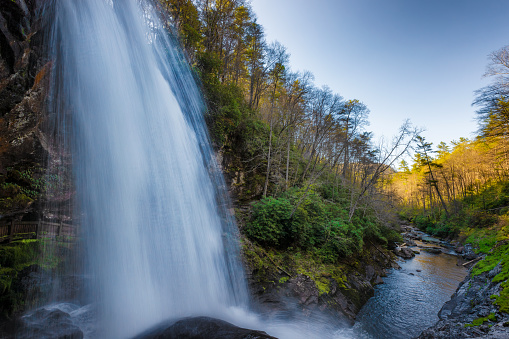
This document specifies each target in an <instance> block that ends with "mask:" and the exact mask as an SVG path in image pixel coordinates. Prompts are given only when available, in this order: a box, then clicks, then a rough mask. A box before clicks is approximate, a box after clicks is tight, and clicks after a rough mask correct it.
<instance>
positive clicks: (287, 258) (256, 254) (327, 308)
mask: <svg viewBox="0 0 509 339" xmlns="http://www.w3.org/2000/svg"><path fill="white" fill-rule="evenodd" d="M243 258H244V263H245V268H246V273H247V279H248V284H249V287H250V290H251V292H252V295H253V297H254V300H255V304H256V307H257V308H258V309H259V311H261V312H262V313H263V314H267V315H270V314H278V313H284V314H294V315H295V313H300V314H310V313H311V312H314V311H318V312H323V313H324V314H329V315H331V316H332V317H334V318H336V319H338V318H339V319H343V320H345V321H346V322H351V321H352V320H353V319H355V317H356V314H357V313H358V312H359V311H360V309H361V307H362V306H363V305H364V304H365V303H366V302H367V301H368V299H369V298H371V297H372V296H373V294H374V286H375V285H377V284H380V283H383V280H382V277H384V276H386V275H387V272H388V269H390V268H398V267H399V266H398V265H397V264H396V257H395V256H394V255H393V254H392V253H390V252H389V251H386V250H384V249H381V248H380V247H378V246H376V245H374V244H368V245H366V246H365V248H364V250H363V251H362V253H359V254H357V255H356V256H355V257H351V258H346V259H344V260H343V261H342V262H341V263H340V264H338V265H327V264H323V263H321V264H317V263H316V262H314V260H313V258H312V257H310V256H305V255H301V254H296V253H275V252H266V251H265V250H264V249H262V248H261V247H258V246H256V245H255V244H253V243H251V242H249V241H248V240H244V246H243Z"/></svg>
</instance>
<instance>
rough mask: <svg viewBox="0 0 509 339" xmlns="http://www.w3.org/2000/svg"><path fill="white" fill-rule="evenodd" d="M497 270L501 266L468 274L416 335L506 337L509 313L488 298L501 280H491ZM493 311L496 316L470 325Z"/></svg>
mask: <svg viewBox="0 0 509 339" xmlns="http://www.w3.org/2000/svg"><path fill="white" fill-rule="evenodd" d="M499 272H500V266H497V267H495V268H494V269H493V270H491V271H489V272H484V273H482V274H480V275H478V276H475V277H471V276H467V278H465V280H464V281H463V282H462V283H461V284H460V286H459V287H458V289H457V290H456V292H455V293H454V294H453V296H452V297H451V300H450V301H448V302H447V303H445V305H444V306H443V307H442V309H441V310H440V312H439V314H438V317H439V321H438V322H437V323H436V324H435V325H434V326H432V327H430V328H428V329H427V330H425V331H423V332H422V333H421V335H420V336H419V337H418V338H419V339H432V338H443V339H445V338H447V339H460V338H509V327H504V323H505V322H507V321H509V314H507V313H503V312H499V310H498V307H497V306H496V305H494V304H493V300H492V299H491V298H490V297H491V296H492V295H499V294H500V290H501V287H500V284H501V283H494V282H492V279H493V277H494V276H495V275H496V274H498V273H499ZM490 314H493V315H494V316H495V318H496V320H494V321H492V320H489V321H486V322H485V323H484V324H482V325H480V326H469V324H472V322H473V321H474V320H476V319H479V318H484V317H487V316H488V315H490Z"/></svg>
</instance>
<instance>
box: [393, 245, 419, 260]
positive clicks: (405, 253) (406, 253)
mask: <svg viewBox="0 0 509 339" xmlns="http://www.w3.org/2000/svg"><path fill="white" fill-rule="evenodd" d="M394 254H396V255H397V256H398V257H401V258H403V259H411V258H413V257H415V254H414V252H413V251H412V250H411V249H410V248H408V247H401V248H400V249H399V251H398V250H395V251H394Z"/></svg>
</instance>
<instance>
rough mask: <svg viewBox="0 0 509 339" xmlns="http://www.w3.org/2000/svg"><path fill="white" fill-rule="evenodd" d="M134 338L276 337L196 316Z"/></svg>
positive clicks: (242, 338) (168, 323)
mask: <svg viewBox="0 0 509 339" xmlns="http://www.w3.org/2000/svg"><path fill="white" fill-rule="evenodd" d="M135 339H276V338H275V337H272V336H270V335H268V334H267V333H265V332H263V331H256V330H249V329H246V328H241V327H237V326H235V325H233V324H230V323H228V322H226V321H223V320H219V319H214V318H208V317H196V318H185V319H182V320H179V321H176V322H166V323H163V324H161V325H158V326H156V328H154V329H152V330H149V331H147V332H145V333H143V334H141V335H139V336H136V337H135Z"/></svg>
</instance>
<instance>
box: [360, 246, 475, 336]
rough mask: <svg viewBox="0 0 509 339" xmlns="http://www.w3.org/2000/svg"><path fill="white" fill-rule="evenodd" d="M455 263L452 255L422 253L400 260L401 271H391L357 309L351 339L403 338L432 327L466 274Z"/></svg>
mask: <svg viewBox="0 0 509 339" xmlns="http://www.w3.org/2000/svg"><path fill="white" fill-rule="evenodd" d="M417 244H418V245H420V246H426V244H423V243H422V242H417ZM457 262H458V260H457V257H456V256H455V255H453V254H452V252H448V253H441V254H432V253H428V252H426V251H423V250H421V253H420V254H417V255H416V256H415V257H414V258H412V259H409V260H405V261H401V262H400V263H399V264H400V266H401V269H399V270H396V269H392V270H391V271H390V273H389V274H388V276H387V277H385V278H384V279H383V280H384V283H383V284H381V285H378V286H377V287H376V288H375V296H374V297H372V298H371V299H370V300H369V301H368V302H367V303H366V305H364V307H363V308H362V309H361V311H360V313H359V314H358V316H357V321H356V323H355V325H354V327H353V332H354V337H355V338H366V339H368V338H369V339H371V338H377V339H379V338H380V339H384V338H391V339H399V338H405V339H407V338H413V337H416V336H418V335H419V334H420V333H421V332H422V331H423V330H424V329H426V328H428V327H430V326H432V325H433V324H434V323H435V322H437V321H438V312H439V311H440V309H441V308H442V306H443V304H444V303H445V302H447V301H448V300H450V297H451V295H452V294H453V293H454V292H455V290H456V288H457V287H458V285H459V284H460V282H461V281H463V279H464V278H465V276H466V274H467V270H466V269H465V268H464V267H463V266H461V265H459V266H458V265H457Z"/></svg>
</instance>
